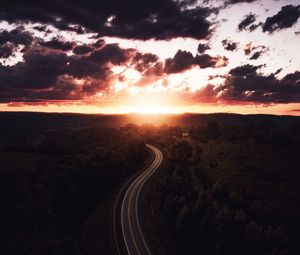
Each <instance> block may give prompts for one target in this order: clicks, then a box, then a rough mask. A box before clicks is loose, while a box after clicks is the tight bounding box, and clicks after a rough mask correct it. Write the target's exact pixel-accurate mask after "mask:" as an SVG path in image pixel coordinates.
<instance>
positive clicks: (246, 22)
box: [238, 13, 256, 31]
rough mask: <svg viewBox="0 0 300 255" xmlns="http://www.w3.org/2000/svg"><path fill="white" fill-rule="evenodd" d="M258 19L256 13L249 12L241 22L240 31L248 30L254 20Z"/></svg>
mask: <svg viewBox="0 0 300 255" xmlns="http://www.w3.org/2000/svg"><path fill="white" fill-rule="evenodd" d="M255 21H256V15H255V14H252V13H250V14H248V15H246V16H245V17H244V18H243V20H242V21H241V22H240V23H239V25H238V29H239V30H240V31H242V30H246V29H247V28H248V27H249V26H250V25H251V24H252V23H253V22H255Z"/></svg>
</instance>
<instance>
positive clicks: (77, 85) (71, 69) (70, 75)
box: [0, 44, 163, 103]
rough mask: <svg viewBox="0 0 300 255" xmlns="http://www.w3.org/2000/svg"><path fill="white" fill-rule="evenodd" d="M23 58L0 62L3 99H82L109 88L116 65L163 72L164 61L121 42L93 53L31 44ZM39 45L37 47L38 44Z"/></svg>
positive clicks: (94, 50)
mask: <svg viewBox="0 0 300 255" xmlns="http://www.w3.org/2000/svg"><path fill="white" fill-rule="evenodd" d="M32 47H33V48H34V49H29V50H27V51H26V52H25V53H24V56H23V57H24V61H22V62H19V63H17V64H15V65H13V66H3V65H1V64H0V101H1V102H6V103H9V102H45V101H47V100H79V99H83V98H85V97H91V96H94V95H95V94H96V93H98V92H99V91H107V90H109V88H110V85H111V84H112V82H113V81H114V80H115V79H116V78H117V77H116V75H115V74H113V72H112V71H111V67H112V66H114V65H119V66H125V67H131V68H134V69H136V70H137V71H140V72H141V73H143V74H145V76H151V75H152V76H155V75H156V76H160V75H162V73H163V65H162V64H161V63H160V62H159V61H158V57H157V56H156V55H153V54H149V53H140V52H138V51H137V50H135V49H122V48H120V47H119V45H118V44H103V45H102V46H101V47H100V48H93V49H92V48H91V53H90V54H87V55H84V54H79V55H76V54H75V55H68V54H66V53H65V52H63V51H61V50H60V49H57V50H52V51H49V50H47V49H45V48H44V47H40V48H38V46H32ZM36 47H37V48H36Z"/></svg>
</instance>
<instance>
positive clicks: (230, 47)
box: [222, 39, 239, 51]
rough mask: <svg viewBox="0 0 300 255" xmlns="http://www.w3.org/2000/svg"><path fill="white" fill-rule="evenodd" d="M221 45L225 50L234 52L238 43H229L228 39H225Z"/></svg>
mask: <svg viewBox="0 0 300 255" xmlns="http://www.w3.org/2000/svg"><path fill="white" fill-rule="evenodd" d="M222 45H223V47H224V49H225V50H228V51H235V50H237V47H238V45H239V43H238V42H233V41H230V40H228V39H225V40H223V41H222Z"/></svg>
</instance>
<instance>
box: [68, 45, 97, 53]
mask: <svg viewBox="0 0 300 255" xmlns="http://www.w3.org/2000/svg"><path fill="white" fill-rule="evenodd" d="M92 51H93V48H92V47H90V46H87V45H79V46H76V47H75V48H74V49H73V53H74V54H78V55H80V54H87V53H90V52H92Z"/></svg>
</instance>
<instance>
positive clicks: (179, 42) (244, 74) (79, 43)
mask: <svg viewBox="0 0 300 255" xmlns="http://www.w3.org/2000/svg"><path fill="white" fill-rule="evenodd" d="M1 5H2V6H1V10H0V111H43V112H79V113H109V114H111V113H131V112H140V113H184V112H193V113H198V112H199V113H210V112H232V113H242V114H253V113H255V114H279V115H300V53H299V52H300V47H299V46H300V22H299V17H300V1H299V0H225V1H221V0H201V1H198V0H152V1H148V0H127V1H125V0H110V1H105V0H98V1H92V0H85V1H79V0H64V1H63V0H51V1H47V0H46V1H42V2H41V1H34V0H30V1H16V0H10V1H6V0H4V1H3V3H2V2H1Z"/></svg>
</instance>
